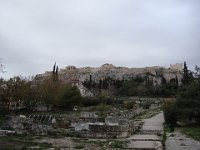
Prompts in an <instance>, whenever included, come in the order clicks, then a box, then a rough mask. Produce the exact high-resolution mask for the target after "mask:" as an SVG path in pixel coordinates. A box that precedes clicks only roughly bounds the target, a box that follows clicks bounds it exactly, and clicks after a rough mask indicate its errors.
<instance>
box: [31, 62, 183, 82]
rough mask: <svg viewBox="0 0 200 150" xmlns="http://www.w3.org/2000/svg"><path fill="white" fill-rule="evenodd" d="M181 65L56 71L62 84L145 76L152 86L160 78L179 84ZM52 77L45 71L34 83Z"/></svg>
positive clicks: (84, 68)
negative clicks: (151, 82) (149, 78)
mask: <svg viewBox="0 0 200 150" xmlns="http://www.w3.org/2000/svg"><path fill="white" fill-rule="evenodd" d="M182 70H183V65H182V64H175V65H170V67H169V68H164V67H160V66H154V67H145V68H127V67H116V66H114V65H112V64H104V65H102V66H101V67H97V68H91V67H83V68H76V67H75V66H67V67H66V68H64V69H60V70H59V71H58V79H59V80H61V81H62V82H64V83H72V84H80V83H82V82H84V81H85V80H89V79H90V78H92V80H93V81H96V82H98V81H99V80H100V79H105V78H107V77H110V78H112V79H116V80H122V79H130V78H132V77H135V76H142V77H145V76H146V75H147V74H148V76H150V77H151V78H152V80H153V83H154V84H161V80H162V78H164V79H165V80H166V82H171V81H173V80H177V81H178V83H179V84H181V78H182ZM51 75H52V71H47V72H45V73H43V74H38V75H36V77H35V81H41V80H44V79H46V78H48V77H50V76H51Z"/></svg>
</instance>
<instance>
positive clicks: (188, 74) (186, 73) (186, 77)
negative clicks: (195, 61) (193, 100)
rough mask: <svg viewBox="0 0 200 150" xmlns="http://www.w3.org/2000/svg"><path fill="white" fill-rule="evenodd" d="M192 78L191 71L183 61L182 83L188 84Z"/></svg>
mask: <svg viewBox="0 0 200 150" xmlns="http://www.w3.org/2000/svg"><path fill="white" fill-rule="evenodd" d="M192 78H193V75H192V72H191V71H189V70H188V67H187V64H186V62H184V67H183V79H182V83H183V84H189V83H190V82H191V81H192Z"/></svg>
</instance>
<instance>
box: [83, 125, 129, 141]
mask: <svg viewBox="0 0 200 150" xmlns="http://www.w3.org/2000/svg"><path fill="white" fill-rule="evenodd" d="M80 135H81V137H86V138H106V139H113V138H126V137H128V136H129V128H128V126H120V125H106V124H89V131H80Z"/></svg>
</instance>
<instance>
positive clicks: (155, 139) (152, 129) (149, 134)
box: [129, 112, 164, 150]
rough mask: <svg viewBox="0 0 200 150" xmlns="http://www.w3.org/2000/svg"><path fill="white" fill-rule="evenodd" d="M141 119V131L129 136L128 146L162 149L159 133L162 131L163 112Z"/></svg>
mask: <svg viewBox="0 0 200 150" xmlns="http://www.w3.org/2000/svg"><path fill="white" fill-rule="evenodd" d="M143 121H144V124H143V126H142V128H141V131H140V132H139V133H138V134H135V135H133V136H131V137H129V141H130V144H129V148H132V149H155V150H162V143H161V138H162V137H161V136H159V134H160V133H161V132H162V131H163V123H164V116H163V112H161V113H159V114H158V115H156V116H153V117H151V118H148V119H143Z"/></svg>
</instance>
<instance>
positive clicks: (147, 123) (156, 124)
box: [142, 112, 164, 131]
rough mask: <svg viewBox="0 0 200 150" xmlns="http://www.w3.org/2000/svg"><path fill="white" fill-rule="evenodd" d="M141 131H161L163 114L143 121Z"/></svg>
mask: <svg viewBox="0 0 200 150" xmlns="http://www.w3.org/2000/svg"><path fill="white" fill-rule="evenodd" d="M143 121H144V124H143V126H142V131H163V123H164V116H163V112H161V113H159V114H158V115H156V116H153V117H152V118H149V119H144V120H143Z"/></svg>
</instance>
